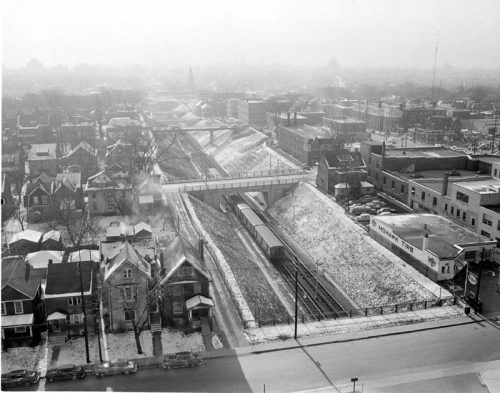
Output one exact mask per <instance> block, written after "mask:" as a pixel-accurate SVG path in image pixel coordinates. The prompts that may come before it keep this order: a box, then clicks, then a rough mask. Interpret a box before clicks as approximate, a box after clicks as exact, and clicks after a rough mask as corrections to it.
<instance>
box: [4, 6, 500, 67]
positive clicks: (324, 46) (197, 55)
mask: <svg viewBox="0 0 500 393" xmlns="http://www.w3.org/2000/svg"><path fill="white" fill-rule="evenodd" d="M1 7H2V33H3V34H2V37H3V46H2V64H3V66H4V67H7V68H17V67H22V66H24V65H25V64H26V63H27V62H28V61H29V60H30V59H32V58H37V59H38V60H40V62H42V64H44V65H45V66H48V67H52V66H55V65H58V64H63V65H66V66H74V65H77V64H81V63H87V64H90V65H107V66H131V65H136V64H139V65H146V66H147V65H153V66H165V67H176V66H181V65H186V64H192V65H193V66H195V67H196V66H206V65H212V64H221V63H226V64H241V63H242V62H245V63H246V64H271V63H274V62H282V63H288V64H292V65H298V66H301V65H305V66H326V65H327V64H328V62H329V60H330V59H331V58H336V59H337V61H338V62H339V64H340V66H342V67H344V66H355V67H360V66H367V67H370V66H373V67H401V68H426V69H428V68H432V67H433V64H434V50H435V45H436V39H437V38H438V40H439V49H438V60H437V65H438V67H442V66H444V65H446V64H450V65H452V66H453V67H460V68H487V69H494V68H498V69H500V43H499V37H500V23H498V17H499V15H500V1H497V0H484V1H481V0H480V1H478V0H454V1H451V0H449V1H431V0H423V1H418V2H408V1H396V0H379V1H376V0H371V1H360V0H352V1H348V2H346V1H336V0H333V1H332V0H330V1H328V0H317V1H311V2H308V3H305V2H303V1H297V0H289V1H285V0H277V1H273V0H267V1H262V0H257V1H252V2H239V1H230V0H220V1H211V2H207V1H204V2H202V1H198V0H194V1H188V2H186V1H185V2H178V3H173V2H171V1H158V0H157V1H153V0H142V1H133V0H121V1H96V0H89V1H81V2H77V1H63V0H45V1H37V0H20V1H19V0H4V1H2V4H1Z"/></svg>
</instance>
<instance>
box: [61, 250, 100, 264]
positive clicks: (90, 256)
mask: <svg viewBox="0 0 500 393" xmlns="http://www.w3.org/2000/svg"><path fill="white" fill-rule="evenodd" d="M100 259H101V254H100V253H99V250H89V249H85V250H79V251H74V252H72V253H71V254H69V256H68V262H78V261H82V262H83V261H92V262H99V260H100Z"/></svg>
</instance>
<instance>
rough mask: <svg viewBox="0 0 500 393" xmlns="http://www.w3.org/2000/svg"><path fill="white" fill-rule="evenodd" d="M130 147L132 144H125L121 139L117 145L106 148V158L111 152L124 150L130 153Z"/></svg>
mask: <svg viewBox="0 0 500 393" xmlns="http://www.w3.org/2000/svg"><path fill="white" fill-rule="evenodd" d="M129 146H130V143H125V142H123V141H122V140H121V139H118V140H117V141H116V142H115V143H113V144H112V145H109V146H107V147H106V157H108V156H109V155H110V154H111V152H112V151H114V150H116V149H124V150H125V151H128V150H127V149H128V147H129Z"/></svg>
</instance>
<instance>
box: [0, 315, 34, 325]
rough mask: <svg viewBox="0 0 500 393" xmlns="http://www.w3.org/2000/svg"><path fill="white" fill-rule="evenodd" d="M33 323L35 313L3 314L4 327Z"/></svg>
mask: <svg viewBox="0 0 500 393" xmlns="http://www.w3.org/2000/svg"><path fill="white" fill-rule="evenodd" d="M31 324H33V313H31V314H18V315H4V316H2V327H3V328H5V327H10V326H27V325H31Z"/></svg>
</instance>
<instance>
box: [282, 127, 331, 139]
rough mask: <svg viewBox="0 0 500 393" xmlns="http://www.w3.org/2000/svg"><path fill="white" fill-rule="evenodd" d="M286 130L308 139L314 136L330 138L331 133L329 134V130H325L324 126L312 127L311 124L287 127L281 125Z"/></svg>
mask: <svg viewBox="0 0 500 393" xmlns="http://www.w3.org/2000/svg"><path fill="white" fill-rule="evenodd" d="M281 127H283V128H285V129H287V130H288V131H290V132H292V133H294V134H296V135H300V136H302V137H306V138H309V139H314V138H323V139H330V138H332V135H331V134H330V131H329V130H327V129H326V128H323V127H312V126H304V127H287V126H281Z"/></svg>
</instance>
